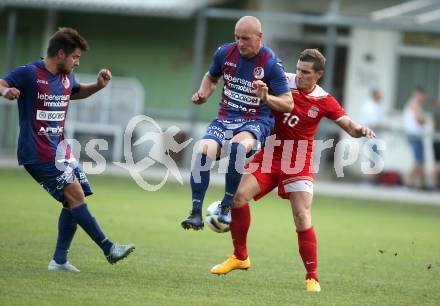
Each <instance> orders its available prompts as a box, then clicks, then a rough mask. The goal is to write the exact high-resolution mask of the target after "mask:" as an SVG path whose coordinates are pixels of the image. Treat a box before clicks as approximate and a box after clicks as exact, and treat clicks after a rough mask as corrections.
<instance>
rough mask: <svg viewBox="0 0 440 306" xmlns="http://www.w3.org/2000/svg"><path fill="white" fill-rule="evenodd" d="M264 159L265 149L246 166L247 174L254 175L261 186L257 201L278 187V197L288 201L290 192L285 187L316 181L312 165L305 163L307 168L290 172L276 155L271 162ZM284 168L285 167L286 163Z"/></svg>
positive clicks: (255, 198) (256, 197)
mask: <svg viewBox="0 0 440 306" xmlns="http://www.w3.org/2000/svg"><path fill="white" fill-rule="evenodd" d="M263 157H264V149H263V150H261V151H260V152H258V153H257V154H255V156H254V158H253V159H252V161H250V162H249V163H248V164H247V165H246V173H252V174H253V175H254V176H255V178H256V179H257V182H258V184H259V185H260V190H261V192H260V193H259V194H258V195H256V196H255V197H254V200H255V201H257V200H259V199H261V198H262V197H264V196H265V195H266V194H268V193H269V192H271V191H272V190H273V189H275V188H276V187H278V196H280V197H281V198H283V199H288V198H289V194H290V192H286V191H285V187H284V186H286V185H288V184H290V183H294V182H296V181H302V180H307V181H310V182H313V180H314V175H313V171H312V169H310V168H311V167H310V163H305V165H306V166H304V167H303V169H300V170H299V171H288V170H283V169H282V167H281V165H282V162H281V157H277V156H276V155H274V156H273V157H272V158H271V159H270V160H264V158H263ZM283 166H285V165H284V163H283ZM286 172H287V173H286ZM289 172H290V173H289ZM294 172H295V173H294Z"/></svg>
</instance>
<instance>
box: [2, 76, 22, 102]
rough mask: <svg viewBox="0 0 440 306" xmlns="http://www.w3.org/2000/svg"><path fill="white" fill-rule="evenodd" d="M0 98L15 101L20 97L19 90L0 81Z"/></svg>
mask: <svg viewBox="0 0 440 306" xmlns="http://www.w3.org/2000/svg"><path fill="white" fill-rule="evenodd" d="M0 96H3V97H5V98H6V99H8V100H15V99H18V97H19V96H20V90H18V89H17V88H15V87H10V86H9V84H8V82H6V81H5V80H3V79H0Z"/></svg>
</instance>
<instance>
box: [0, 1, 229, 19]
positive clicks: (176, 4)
mask: <svg viewBox="0 0 440 306" xmlns="http://www.w3.org/2000/svg"><path fill="white" fill-rule="evenodd" d="M222 2H225V0H2V1H0V8H2V7H13V8H33V9H46V10H47V9H50V10H72V11H83V12H93V13H112V14H120V15H140V16H168V17H180V18H186V17H189V16H191V15H192V14H193V13H194V12H195V11H196V10H197V9H199V8H201V7H202V6H203V5H205V4H206V5H213V4H217V3H222Z"/></svg>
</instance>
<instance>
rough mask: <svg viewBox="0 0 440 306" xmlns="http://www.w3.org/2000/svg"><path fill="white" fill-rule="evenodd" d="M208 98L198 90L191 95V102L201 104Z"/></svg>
mask: <svg viewBox="0 0 440 306" xmlns="http://www.w3.org/2000/svg"><path fill="white" fill-rule="evenodd" d="M207 100H208V98H207V97H206V96H205V95H204V94H203V93H201V92H200V91H196V92H195V93H194V94H193V96H192V102H193V103H194V104H203V103H205V102H206V101H207Z"/></svg>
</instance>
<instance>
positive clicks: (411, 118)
mask: <svg viewBox="0 0 440 306" xmlns="http://www.w3.org/2000/svg"><path fill="white" fill-rule="evenodd" d="M425 100H426V93H425V90H424V89H423V88H421V87H415V88H414V89H413V91H412V94H411V97H410V99H409V100H408V102H407V103H406V106H405V109H404V111H403V123H404V128H405V132H406V135H407V137H408V142H409V145H410V147H411V150H412V152H413V155H414V159H415V164H414V166H413V168H412V169H411V172H410V174H409V177H408V180H407V182H406V185H407V186H408V187H411V188H413V187H417V186H418V187H420V188H422V189H426V180H425V170H424V165H425V150H424V146H423V134H424V125H425V114H424V112H423V103H424V102H425ZM417 182H418V185H416V184H417Z"/></svg>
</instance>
